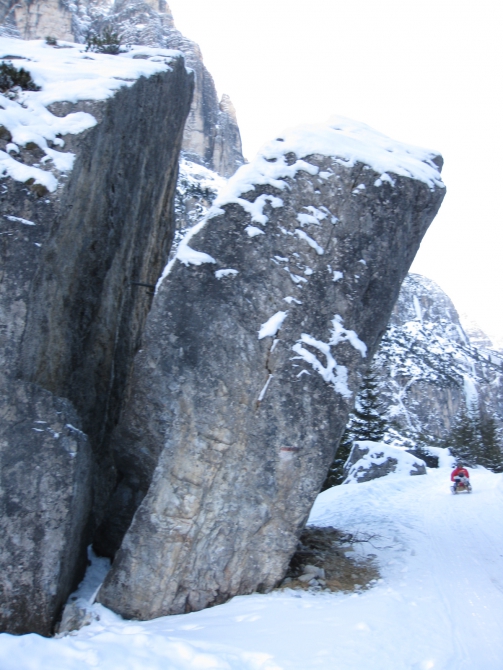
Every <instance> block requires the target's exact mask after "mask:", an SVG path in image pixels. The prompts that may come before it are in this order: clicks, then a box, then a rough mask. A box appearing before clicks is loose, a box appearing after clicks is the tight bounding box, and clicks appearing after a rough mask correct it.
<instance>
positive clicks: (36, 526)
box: [0, 38, 193, 635]
mask: <svg viewBox="0 0 503 670" xmlns="http://www.w3.org/2000/svg"><path fill="white" fill-rule="evenodd" d="M6 55H9V58H10V59H11V60H12V61H13V62H15V63H16V64H19V63H20V62H21V63H22V64H23V66H24V67H25V68H26V69H27V70H29V71H30V73H31V75H32V77H33V79H34V80H35V83H36V84H37V85H39V86H40V87H41V90H39V91H21V92H20V91H19V90H12V91H10V92H7V93H6V94H5V95H0V124H1V138H2V139H1V140H0V169H1V171H2V182H1V186H2V192H1V194H0V244H1V253H2V266H1V276H0V324H1V328H0V337H1V346H0V357H1V365H0V394H1V400H2V409H1V424H0V460H1V486H0V496H1V497H0V529H1V534H2V543H1V545H0V627H1V630H3V631H8V632H11V633H24V632H37V633H40V634H43V635H46V634H49V633H50V632H51V629H52V626H53V624H54V621H55V618H56V617H57V615H58V612H59V610H60V608H61V605H62V604H63V603H64V601H65V600H66V598H67V596H68V593H69V592H70V590H71V589H72V588H73V587H74V586H75V581H76V580H78V579H79V577H80V576H81V575H82V570H83V568H84V562H85V558H86V555H85V550H84V549H85V546H84V545H85V544H86V543H87V542H89V540H90V529H91V528H92V526H93V525H96V523H97V521H98V520H99V518H100V514H101V513H102V508H103V505H104V501H105V500H106V499H107V497H108V494H109V492H110V489H111V487H112V486H113V483H114V481H115V480H114V476H115V475H114V468H113V462H112V458H111V454H110V451H109V450H108V446H107V445H108V436H109V434H110V431H111V429H112V428H113V426H114V425H115V423H116V421H117V417H118V412H119V409H120V405H121V400H122V396H123V394H124V389H125V386H126V382H127V379H128V375H129V372H130V368H131V364H132V360H133V356H134V354H135V353H136V351H137V349H138V347H139V342H140V337H141V334H142V331H143V325H144V322H145V318H146V315H147V312H148V311H149V309H150V304H151V299H152V296H151V294H149V292H148V291H147V290H146V288H145V285H146V286H147V287H148V286H151V285H154V284H155V283H156V281H157V279H158V276H159V273H160V271H161V270H162V268H163V267H164V265H165V262H166V260H167V254H168V250H169V247H170V244H171V240H172V238H173V234H174V213H173V196H174V190H175V186H176V180H177V174H178V159H179V153H180V146H181V142H182V134H183V128H184V124H185V120H186V117H187V114H188V111H189V107H190V101H191V95H192V90H193V78H192V75H191V74H190V73H188V72H187V70H186V69H185V65H184V61H183V58H182V56H181V54H180V53H178V52H172V51H166V50H161V49H151V48H145V47H141V48H137V49H132V50H131V51H130V52H129V53H128V54H125V55H123V56H107V55H101V54H88V55H86V54H84V53H82V51H81V49H79V48H76V47H71V46H69V45H65V46H64V48H62V49H59V48H53V47H51V46H48V45H45V44H42V43H40V42H35V43H34V42H22V41H20V40H15V39H6V38H2V39H0V57H4V58H5V56H6Z"/></svg>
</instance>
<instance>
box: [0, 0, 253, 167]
mask: <svg viewBox="0 0 503 670" xmlns="http://www.w3.org/2000/svg"><path fill="white" fill-rule="evenodd" d="M0 24H1V25H2V26H3V33H4V34H5V33H6V32H7V34H9V35H17V36H19V37H22V38H23V39H44V38H45V37H47V36H48V35H50V36H52V37H55V38H57V39H61V40H68V41H75V42H78V43H81V44H82V43H84V42H85V41H86V38H87V35H88V34H89V33H90V32H94V33H98V34H100V33H102V32H103V30H104V29H107V28H108V29H110V30H112V31H114V32H118V33H119V34H120V36H121V38H122V42H123V44H124V45H128V44H139V45H146V46H151V47H162V48H168V49H178V50H180V51H182V52H183V54H184V56H185V60H186V63H187V65H188V66H189V67H190V68H191V69H192V70H194V74H195V90H194V97H193V101H192V106H191V110H190V113H189V116H188V118H187V123H186V127H185V132H184V138H183V150H184V152H185V153H186V155H187V158H188V159H189V160H192V161H195V162H197V163H201V164H202V165H204V166H205V167H207V168H209V169H211V170H215V171H216V172H217V173H218V174H220V175H222V176H223V177H230V176H231V175H232V174H234V172H235V171H236V170H237V168H238V167H239V166H240V165H242V164H243V163H244V159H243V154H242V148H241V136H240V133H239V127H238V124H237V119H236V113H235V110H234V107H233V105H232V103H231V101H230V99H229V97H228V96H227V95H224V96H223V97H222V99H221V101H220V102H219V101H218V97H217V92H216V88H215V84H214V82H213V78H212V76H211V74H210V73H209V72H208V70H207V69H206V67H205V66H204V63H203V57H202V55H201V51H200V49H199V47H198V45H197V44H195V43H194V42H192V41H191V40H188V39H187V38H185V37H184V36H183V35H182V34H181V33H180V32H179V31H178V30H176V28H175V25H174V22H173V16H172V14H171V10H170V9H169V7H168V4H167V3H166V2H165V0H150V1H148V0H115V2H111V1H109V0H98V1H96V0H77V2H72V1H71V0H35V2H33V1H32V0H20V1H19V2H14V0H5V2H4V3H3V4H2V6H1V7H0ZM0 30H2V29H1V28H0Z"/></svg>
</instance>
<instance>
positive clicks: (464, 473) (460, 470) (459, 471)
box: [451, 466, 470, 482]
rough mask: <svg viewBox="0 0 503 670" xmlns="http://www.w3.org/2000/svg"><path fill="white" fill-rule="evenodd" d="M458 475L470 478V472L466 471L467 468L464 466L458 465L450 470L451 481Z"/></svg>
mask: <svg viewBox="0 0 503 670" xmlns="http://www.w3.org/2000/svg"><path fill="white" fill-rule="evenodd" d="M459 476H461V477H466V478H467V479H470V473H469V472H468V470H467V469H466V468H460V467H459V466H458V467H457V468H455V469H454V470H453V471H452V472H451V481H452V482H453V481H454V477H459Z"/></svg>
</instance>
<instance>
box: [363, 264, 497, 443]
mask: <svg viewBox="0 0 503 670" xmlns="http://www.w3.org/2000/svg"><path fill="white" fill-rule="evenodd" d="M478 342H479V344H476V343H474V342H473V341H471V340H470V339H469V338H468V336H467V335H466V333H465V331H464V330H463V328H462V326H461V323H460V320H459V317H458V314H457V312H456V309H455V307H454V305H453V304H452V302H451V300H450V299H449V297H448V296H447V295H446V294H445V293H444V292H443V291H442V290H441V289H440V288H439V286H437V284H435V282H433V281H431V280H430V279H427V278H426V277H422V276H421V275H417V274H410V275H409V276H408V277H407V278H406V279H405V281H404V283H403V285H402V289H401V291H400V295H399V298H398V300H397V303H396V305H395V308H394V310H393V314H392V317H391V319H390V325H389V328H388V330H387V331H386V334H385V335H384V337H383V339H382V342H381V345H380V347H379V350H378V353H377V354H376V356H375V358H374V366H375V368H376V370H377V371H378V374H379V379H380V390H381V400H382V401H383V406H384V408H385V409H386V413H387V417H388V419H389V421H390V422H391V423H392V430H391V432H390V435H389V439H390V440H391V441H394V442H397V443H400V444H406V443H407V441H406V440H407V439H409V440H412V442H413V443H414V444H416V443H417V442H418V440H419V442H431V443H436V442H437V443H438V440H439V439H442V438H445V437H446V436H447V435H448V433H449V431H450V429H451V428H452V425H453V421H454V419H455V417H456V414H457V413H458V411H459V409H460V407H461V406H463V405H465V404H467V403H470V402H472V401H473V402H475V403H476V404H478V406H479V407H480V409H481V410H482V412H483V413H484V414H487V415H491V416H494V418H495V419H496V420H497V421H498V422H499V423H500V425H501V423H502V422H503V387H502V385H501V381H500V380H501V375H502V372H503V357H502V356H501V353H499V352H497V351H494V350H491V349H490V348H487V347H485V346H481V345H480V343H482V342H483V340H482V339H481V336H480V333H479V340H478ZM402 438H406V440H405V441H404V440H403V439H402Z"/></svg>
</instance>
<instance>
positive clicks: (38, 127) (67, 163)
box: [0, 37, 181, 191]
mask: <svg viewBox="0 0 503 670" xmlns="http://www.w3.org/2000/svg"><path fill="white" fill-rule="evenodd" d="M178 57H181V53H180V52H178V51H172V50H167V49H157V48H150V47H143V46H142V47H139V46H135V47H132V48H131V49H130V50H129V51H127V52H125V53H121V54H118V55H116V56H115V55H109V54H101V53H94V52H92V53H86V51H85V50H84V48H83V46H82V45H81V44H73V43H71V42H60V43H59V44H58V45H57V46H49V45H48V44H46V43H45V42H44V41H42V40H33V41H25V40H18V39H12V38H6V37H1V38H0V59H2V60H3V61H12V62H13V65H14V66H15V67H17V68H20V67H22V68H24V69H25V70H27V71H28V72H29V73H30V74H31V77H32V79H33V81H34V82H35V84H37V85H38V86H40V90H39V91H18V93H17V95H15V96H13V97H7V96H6V95H0V124H1V125H2V126H4V127H5V128H7V130H8V131H9V133H10V134H11V136H12V142H11V143H9V145H8V146H7V147H6V151H0V171H1V173H2V174H3V175H8V176H10V177H12V178H13V179H15V180H17V181H27V180H28V179H34V181H35V182H36V183H39V184H42V185H44V186H45V187H46V188H47V189H48V190H49V191H55V190H56V188H57V184H58V182H57V178H56V176H55V175H54V174H52V172H51V169H54V168H55V169H56V170H57V171H59V172H67V171H69V170H71V168H72V166H73V161H74V158H75V156H74V155H73V154H72V153H69V152H64V151H61V150H60V149H61V148H62V147H63V146H64V141H63V140H62V139H61V135H66V134H68V133H71V134H77V133H81V132H83V131H84V130H87V129H88V128H92V127H93V126H94V125H96V119H95V118H94V116H92V115H91V114H88V113H85V112H75V113H71V114H67V115H66V116H56V115H55V114H53V113H52V112H51V111H50V110H49V109H48V106H50V105H51V104H53V103H55V102H70V103H77V102H79V101H81V100H105V99H107V98H109V97H111V96H113V95H114V93H115V92H116V91H117V90H118V89H119V88H122V87H123V86H131V85H132V84H134V82H135V81H136V80H137V79H138V78H139V77H141V76H151V75H152V74H155V73H156V72H162V71H165V70H168V69H169V64H170V63H171V62H172V61H173V59H174V58H178ZM28 143H33V144H35V145H37V146H38V147H40V149H42V151H43V152H44V154H45V156H44V157H43V158H42V161H41V164H39V165H27V164H25V163H22V162H21V161H19V160H17V159H16V154H17V153H19V146H25V145H26V144H28ZM49 143H50V144H51V145H52V146H50V145H49ZM54 147H58V149H55V148H54Z"/></svg>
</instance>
